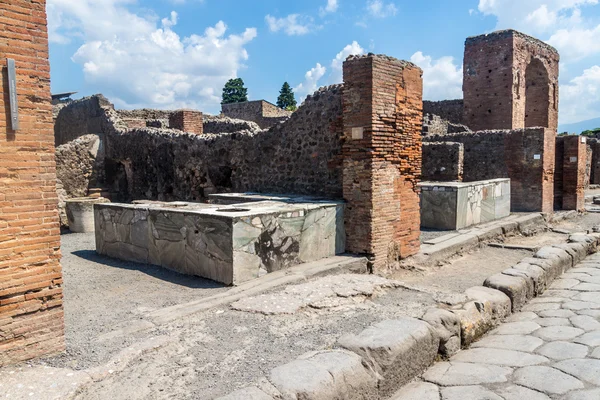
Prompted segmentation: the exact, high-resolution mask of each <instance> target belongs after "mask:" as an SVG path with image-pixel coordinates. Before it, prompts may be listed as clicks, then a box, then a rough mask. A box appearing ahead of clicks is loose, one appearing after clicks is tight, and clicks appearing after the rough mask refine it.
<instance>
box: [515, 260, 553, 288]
mask: <svg viewBox="0 0 600 400" xmlns="http://www.w3.org/2000/svg"><path fill="white" fill-rule="evenodd" d="M513 269H515V270H517V271H521V272H523V273H524V274H525V276H527V277H528V278H529V279H530V280H531V281H532V282H533V287H534V292H535V295H536V296H537V295H540V294H541V293H543V292H544V291H545V290H546V289H547V287H548V283H549V282H548V273H546V271H545V270H544V269H543V268H542V267H539V266H537V265H532V264H528V263H523V262H520V263H518V264H517V265H515V266H514V267H513Z"/></svg>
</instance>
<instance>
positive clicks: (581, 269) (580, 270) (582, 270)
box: [573, 264, 600, 276]
mask: <svg viewBox="0 0 600 400" xmlns="http://www.w3.org/2000/svg"><path fill="white" fill-rule="evenodd" d="M579 265H582V264H579ZM573 273H581V274H588V275H591V276H600V268H587V267H577V268H573Z"/></svg>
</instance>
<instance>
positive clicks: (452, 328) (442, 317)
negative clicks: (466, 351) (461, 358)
mask: <svg viewBox="0 0 600 400" xmlns="http://www.w3.org/2000/svg"><path fill="white" fill-rule="evenodd" d="M422 319H423V321H425V322H427V323H429V325H431V326H432V327H433V328H434V329H435V331H436V333H437V336H438V337H439V338H440V347H439V354H440V355H441V356H442V357H445V358H450V357H452V356H453V355H454V354H456V353H458V351H460V345H461V339H460V318H459V317H458V316H457V315H456V314H455V313H453V312H451V311H448V310H444V309H441V308H430V309H428V310H427V311H426V312H425V315H423V317H422Z"/></svg>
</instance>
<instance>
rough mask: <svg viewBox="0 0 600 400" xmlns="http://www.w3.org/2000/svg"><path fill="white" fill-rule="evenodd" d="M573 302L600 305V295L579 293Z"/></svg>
mask: <svg viewBox="0 0 600 400" xmlns="http://www.w3.org/2000/svg"><path fill="white" fill-rule="evenodd" d="M571 300H575V301H586V302H589V303H600V293H596V292H586V293H579V294H577V295H576V296H574V297H573V298H572V299H571Z"/></svg>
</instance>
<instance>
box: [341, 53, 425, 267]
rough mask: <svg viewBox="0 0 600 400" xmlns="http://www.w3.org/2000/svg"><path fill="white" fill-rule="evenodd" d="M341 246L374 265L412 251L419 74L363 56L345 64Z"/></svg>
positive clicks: (416, 225)
mask: <svg viewBox="0 0 600 400" xmlns="http://www.w3.org/2000/svg"><path fill="white" fill-rule="evenodd" d="M343 72H344V95H343V104H344V113H343V118H344V138H345V142H344V146H343V165H344V167H343V193H344V199H345V200H346V201H347V207H346V213H345V218H346V232H347V234H348V236H347V240H348V242H347V249H348V250H349V251H350V252H353V253H359V254H368V255H371V256H372V261H373V265H374V267H375V268H381V267H384V266H386V265H389V264H392V263H394V262H396V261H397V260H398V259H399V258H401V257H402V258H404V257H408V256H410V255H413V254H415V253H416V252H417V251H418V250H419V246H420V243H419V235H420V212H419V189H418V186H417V184H418V181H419V177H420V175H421V130H422V117H423V109H422V106H423V102H422V94H423V81H422V71H421V69H420V68H418V67H417V66H416V65H414V64H412V63H409V62H406V61H400V60H397V59H394V58H391V57H387V56H382V55H373V54H369V55H366V56H350V57H348V59H347V60H346V61H345V62H344V66H343Z"/></svg>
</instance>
